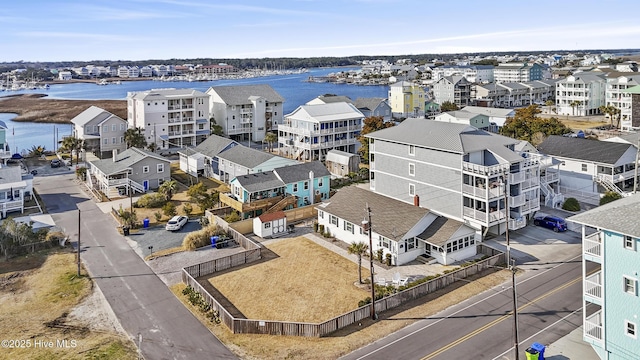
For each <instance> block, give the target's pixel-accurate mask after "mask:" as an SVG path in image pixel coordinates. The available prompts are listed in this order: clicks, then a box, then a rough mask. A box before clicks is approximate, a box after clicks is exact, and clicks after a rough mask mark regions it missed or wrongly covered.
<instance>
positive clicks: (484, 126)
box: [433, 110, 495, 132]
mask: <svg viewBox="0 0 640 360" xmlns="http://www.w3.org/2000/svg"><path fill="white" fill-rule="evenodd" d="M433 119H434V120H435V121H442V122H448V123H454V124H466V125H471V126H473V127H476V128H478V129H481V130H486V131H490V130H491V123H490V122H489V117H488V116H487V115H484V114H476V113H472V112H468V111H463V110H458V111H447V112H444V113H441V114H438V115H436V116H435V117H434V118H433ZM494 132H495V131H494Z"/></svg>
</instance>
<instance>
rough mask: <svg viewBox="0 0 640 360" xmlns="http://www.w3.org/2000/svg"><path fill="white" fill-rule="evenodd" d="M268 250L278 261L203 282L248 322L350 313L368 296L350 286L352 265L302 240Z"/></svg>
mask: <svg viewBox="0 0 640 360" xmlns="http://www.w3.org/2000/svg"><path fill="white" fill-rule="evenodd" d="M268 248H269V249H270V250H271V251H273V252H274V253H275V254H276V255H277V256H278V258H276V259H273V260H270V261H267V262H263V263H260V264H256V265H252V266H247V267H244V268H241V269H239V270H237V271H230V272H226V273H223V274H221V275H218V276H214V277H212V278H211V279H209V281H210V282H211V284H212V285H213V286H215V287H216V288H217V289H218V290H219V291H220V292H221V293H222V294H224V295H225V296H226V297H227V298H228V299H229V300H230V301H231V302H232V303H234V305H235V306H236V307H237V308H238V310H240V311H241V312H242V313H243V314H245V316H247V317H248V318H251V319H264V320H284V321H299V322H314V323H317V322H322V321H325V320H329V319H331V318H333V317H335V316H338V315H340V314H344V313H346V312H348V311H351V310H354V309H355V308H357V307H358V301H360V300H363V299H364V298H366V297H367V295H368V294H369V291H368V290H366V289H360V288H358V287H356V286H354V282H357V281H358V266H357V265H356V264H355V263H353V262H351V261H349V260H347V259H345V258H343V257H342V256H340V255H338V254H335V253H333V252H331V251H329V250H327V249H325V248H323V247H322V246H320V245H317V244H316V243H314V242H312V241H310V240H308V239H306V238H304V237H298V238H295V239H291V240H283V241H279V242H276V243H273V244H270V245H269V246H268ZM362 273H363V274H362V276H363V278H366V277H367V276H369V273H368V271H366V270H364V269H363V272H362ZM256 299H259V300H260V301H256Z"/></svg>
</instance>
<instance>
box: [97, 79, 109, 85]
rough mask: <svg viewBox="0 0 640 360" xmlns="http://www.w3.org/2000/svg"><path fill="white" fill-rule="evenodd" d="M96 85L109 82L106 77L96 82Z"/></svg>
mask: <svg viewBox="0 0 640 360" xmlns="http://www.w3.org/2000/svg"><path fill="white" fill-rule="evenodd" d="M96 85H109V83H108V82H107V80H106V79H102V80H100V81H98V82H96Z"/></svg>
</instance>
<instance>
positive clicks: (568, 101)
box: [556, 73, 607, 116]
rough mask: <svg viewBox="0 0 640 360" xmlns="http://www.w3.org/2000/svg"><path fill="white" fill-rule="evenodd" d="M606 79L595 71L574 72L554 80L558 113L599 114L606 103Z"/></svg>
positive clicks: (576, 114) (573, 114) (572, 114)
mask: <svg viewBox="0 0 640 360" xmlns="http://www.w3.org/2000/svg"><path fill="white" fill-rule="evenodd" d="M606 85H607V82H606V79H605V76H604V75H602V74H597V73H576V74H573V75H569V76H567V77H566V78H564V79H562V80H558V81H557V82H556V111H557V113H558V115H571V116H587V115H596V114H600V106H602V105H605V104H606V101H605V100H606V99H605V90H606Z"/></svg>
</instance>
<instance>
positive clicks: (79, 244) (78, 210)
mask: <svg viewBox="0 0 640 360" xmlns="http://www.w3.org/2000/svg"><path fill="white" fill-rule="evenodd" d="M77 257H78V277H80V208H78V256H77Z"/></svg>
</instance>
